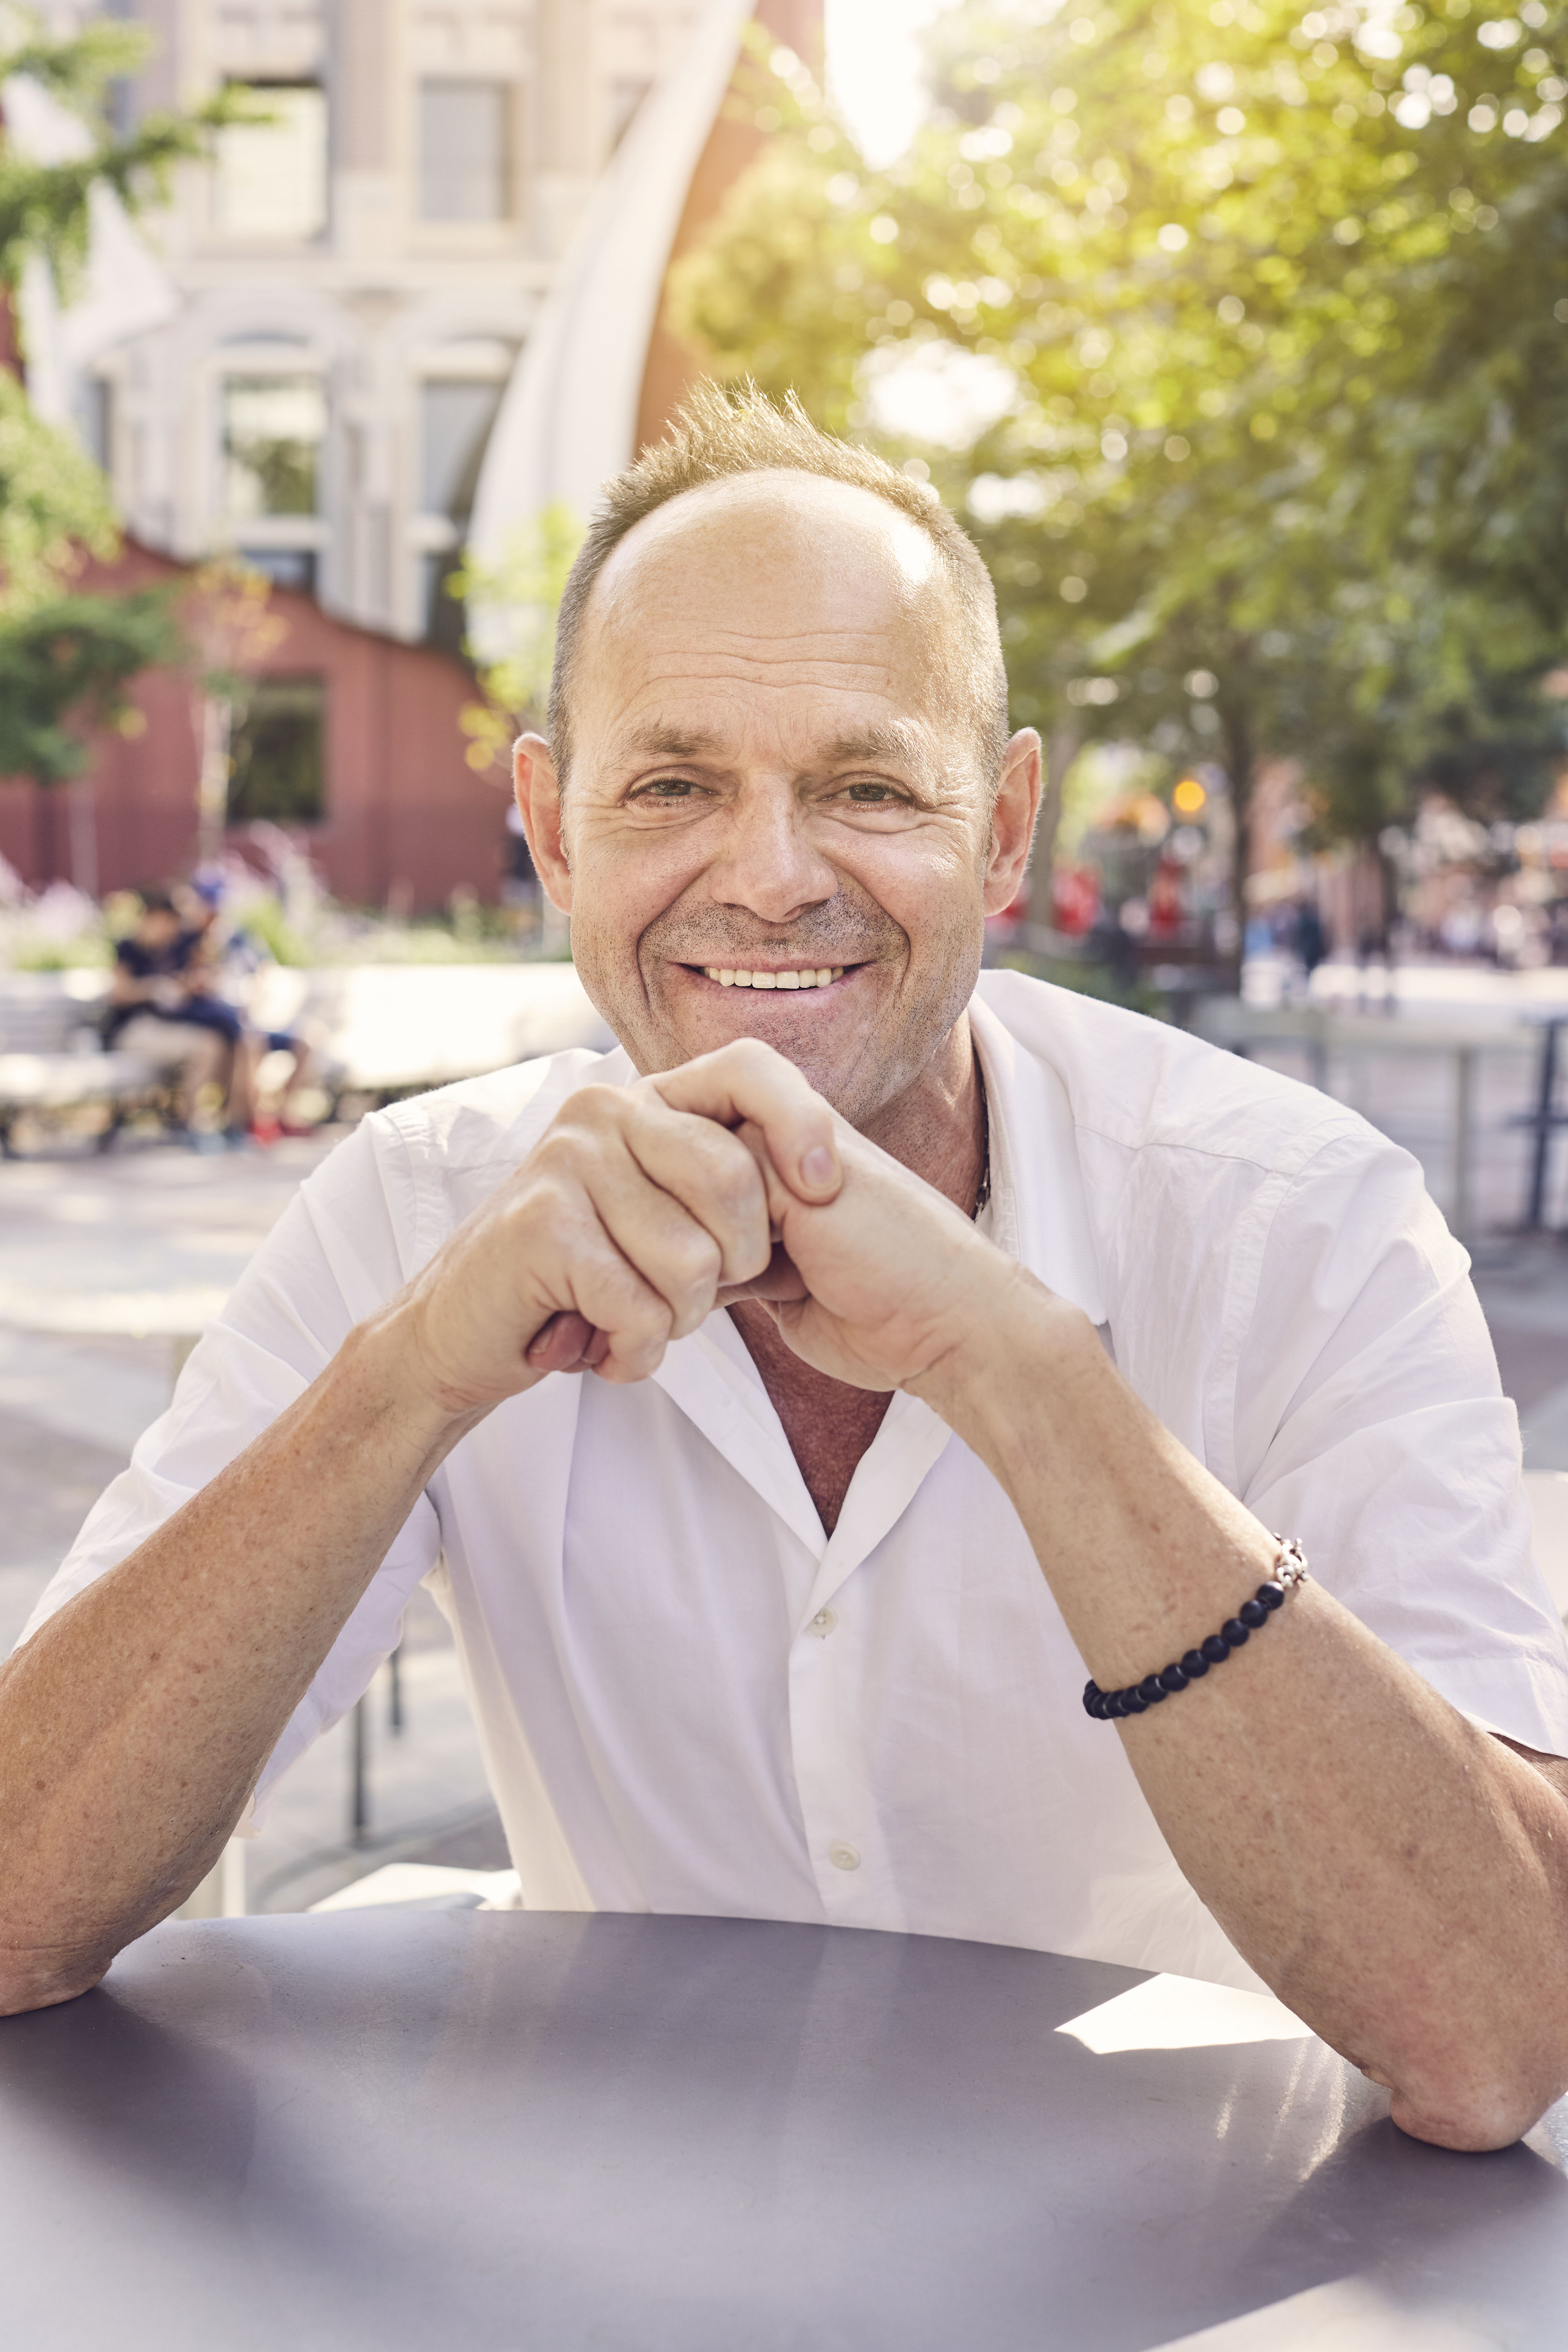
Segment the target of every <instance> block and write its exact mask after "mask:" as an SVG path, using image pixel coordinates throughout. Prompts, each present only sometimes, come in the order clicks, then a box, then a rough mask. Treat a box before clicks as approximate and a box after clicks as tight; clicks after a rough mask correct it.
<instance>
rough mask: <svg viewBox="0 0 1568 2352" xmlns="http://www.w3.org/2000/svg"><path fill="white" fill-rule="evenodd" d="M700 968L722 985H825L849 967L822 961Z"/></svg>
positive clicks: (805, 986)
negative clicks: (785, 967) (787, 966)
mask: <svg viewBox="0 0 1568 2352" xmlns="http://www.w3.org/2000/svg"><path fill="white" fill-rule="evenodd" d="M848 969H849V967H848V966H847V964H841V963H836V964H826V963H821V964H816V965H809V964H808V965H806V966H805V968H804V969H801V970H798V971H734V970H732V969H731V966H730V965H729V964H723V965H720V964H716V963H705V964H703V965H701V966H700V971H701V972H702V975H703V978H704V979H705V980H716V981H717V982H718V983H719V985H720V987H721V988H828V987H831V985H832V983H833V982H835V981H836V980H842V979H843V977H844V974H845V972H846V971H847V970H848Z"/></svg>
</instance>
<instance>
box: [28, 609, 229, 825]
mask: <svg viewBox="0 0 1568 2352" xmlns="http://www.w3.org/2000/svg"><path fill="white" fill-rule="evenodd" d="M183 649H184V641H183V639H182V637H181V635H180V630H179V626H178V624H177V622H176V621H175V619H174V614H173V613H172V612H171V610H170V607H169V604H168V602H167V599H166V598H164V597H163V596H162V595H160V594H157V593H142V594H137V595H131V596H70V595H67V596H54V597H51V598H50V600H49V601H48V603H47V604H40V605H37V606H36V607H35V608H34V610H33V611H32V612H30V613H21V614H7V615H6V616H5V618H4V620H0V775H5V776H31V777H33V778H34V779H35V780H36V781H37V782H38V783H40V784H58V783H64V782H68V780H69V778H70V777H72V776H77V775H79V774H80V773H81V771H82V770H83V768H84V767H85V766H86V765H87V761H88V747H87V745H86V743H85V742H84V741H83V740H82V736H81V732H80V730H81V727H82V725H83V724H84V722H85V723H86V724H87V725H89V726H98V725H101V724H103V723H104V722H105V721H108V722H110V723H112V722H114V721H115V720H117V719H121V718H122V716H123V714H124V702H123V694H124V688H126V686H127V685H128V684H129V683H130V681H131V680H132V678H133V677H137V676H138V675H139V674H140V672H142V670H144V669H148V668H151V667H153V665H155V664H158V663H163V662H171V661H177V660H178V659H179V658H180V656H181V654H182V652H183Z"/></svg>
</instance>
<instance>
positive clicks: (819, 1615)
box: [811, 1609, 838, 1641]
mask: <svg viewBox="0 0 1568 2352" xmlns="http://www.w3.org/2000/svg"><path fill="white" fill-rule="evenodd" d="M837 1622H838V1612H837V1610H834V1609H819V1610H818V1611H817V1612H816V1616H815V1617H814V1618H813V1619H812V1621H811V1630H812V1632H813V1633H819V1634H820V1635H821V1636H822V1639H823V1640H824V1641H826V1639H827V1636H828V1635H829V1633H832V1631H833V1628H834V1627H835V1625H837Z"/></svg>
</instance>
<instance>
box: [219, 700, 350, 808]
mask: <svg viewBox="0 0 1568 2352" xmlns="http://www.w3.org/2000/svg"><path fill="white" fill-rule="evenodd" d="M326 714H327V689H326V681H325V680H324V679H323V678H320V677H263V678H258V679H257V681H256V683H255V685H254V686H253V687H252V688H251V689H250V693H249V696H248V698H247V701H246V703H245V706H244V709H243V710H242V711H240V712H239V713H237V716H236V719H235V726H234V732H233V735H232V737H231V739H230V744H229V778H228V822H229V824H256V823H257V822H258V821H259V820H262V819H265V820H266V821H267V822H268V824H320V823H321V819H322V817H323V816H324V815H325V814H326V742H325V737H326Z"/></svg>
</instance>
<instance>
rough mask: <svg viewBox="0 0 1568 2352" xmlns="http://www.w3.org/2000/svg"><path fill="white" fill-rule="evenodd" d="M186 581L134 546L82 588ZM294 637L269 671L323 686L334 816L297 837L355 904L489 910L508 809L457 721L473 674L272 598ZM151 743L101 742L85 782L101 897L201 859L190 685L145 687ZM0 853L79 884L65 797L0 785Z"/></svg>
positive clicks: (37, 878)
mask: <svg viewBox="0 0 1568 2352" xmlns="http://www.w3.org/2000/svg"><path fill="white" fill-rule="evenodd" d="M181 576H188V575H186V574H184V568H183V567H182V566H180V565H177V564H174V563H171V562H168V561H166V560H165V559H164V558H163V557H161V556H157V555H153V554H152V553H150V552H149V551H147V550H146V549H144V548H139V547H135V546H133V545H129V546H127V548H126V551H125V552H124V554H123V555H122V556H121V559H120V561H119V562H117V563H116V564H114V565H112V566H110V567H102V566H94V567H92V568H91V569H90V570H89V572H87V573H85V574H84V575H83V579H82V583H81V584H82V586H83V587H84V588H92V589H103V588H111V587H120V588H133V587H141V586H143V585H146V584H148V583H151V582H153V581H157V580H166V579H174V578H178V577H181ZM271 610H272V612H273V613H274V614H276V615H277V617H278V618H279V620H281V621H283V622H285V623H286V624H287V627H286V631H285V634H284V635H283V636H282V638H281V639H280V640H279V643H278V645H277V646H274V647H273V648H272V649H271V650H270V651H269V652H268V654H267V655H266V656H264V657H263V658H262V659H261V660H260V661H259V662H258V664H257V668H258V673H259V674H261V675H263V676H265V675H268V674H271V675H274V676H294V677H299V676H301V675H310V674H316V675H320V676H321V677H323V678H324V679H325V680H326V692H327V740H326V772H327V791H326V799H327V814H326V819H325V822H324V823H322V824H319V825H310V826H303V827H300V828H299V834H300V838H301V839H302V840H303V841H304V842H305V843H306V844H307V845H308V846H309V848H310V855H311V856H312V858H313V859H314V860H315V863H316V866H317V867H318V869H319V870H320V872H321V876H322V877H323V879H324V880H325V882H326V885H327V887H328V888H329V889H330V890H331V893H332V895H333V896H334V897H335V898H340V899H342V900H343V901H344V902H345V903H347V904H349V905H351V906H383V905H384V904H385V903H386V901H387V899H388V898H389V897H391V898H394V899H395V900H396V901H399V902H402V903H404V904H405V905H407V906H409V907H411V908H413V909H415V910H416V911H420V910H425V909H428V908H437V907H440V906H443V905H444V904H445V903H446V901H447V898H448V897H449V896H450V894H451V892H452V891H453V890H454V889H456V888H458V887H464V888H467V889H470V890H473V891H474V892H476V893H477V894H478V896H479V898H482V899H488V900H493V899H494V898H495V897H496V895H497V887H498V885H499V883H500V876H501V872H502V863H503V830H502V826H503V819H504V816H505V812H506V799H505V794H504V791H503V788H502V785H501V782H500V777H499V775H493V774H492V775H490V776H477V775H475V773H474V772H473V771H472V769H470V768H469V767H468V765H467V764H466V762H465V761H464V758H463V751H464V748H465V745H466V742H467V738H466V737H465V736H464V735H463V734H462V733H461V732H460V730H459V729H458V711H459V710H460V709H461V708H462V706H463V704H464V703H465V702H467V701H468V700H470V699H471V698H472V694H473V687H472V683H471V681H470V679H469V677H468V673H467V671H466V670H465V669H464V668H463V667H462V666H461V664H460V663H458V662H456V661H454V660H452V659H451V658H450V657H449V656H447V655H445V654H441V653H437V652H434V651H432V650H431V649H430V648H429V647H428V646H406V645H403V644H400V643H399V642H398V641H397V640H396V639H395V638H393V637H385V636H381V635H377V634H376V633H375V632H374V630H370V629H361V628H355V627H353V625H351V624H349V623H347V622H344V621H337V620H333V619H332V618H331V616H330V615H329V614H325V613H323V612H322V611H321V608H320V606H319V605H317V604H314V603H312V602H311V600H310V598H309V597H308V596H300V595H295V594H292V593H289V592H288V591H286V590H282V589H275V590H274V591H273V594H272V599H271ZM132 699H133V700H134V702H135V703H136V705H137V708H138V709H140V710H141V711H142V715H143V717H144V718H145V719H146V722H147V724H146V728H145V730H144V732H142V734H141V735H138V736H135V737H132V738H126V737H124V736H120V735H113V734H110V735H99V736H95V737H94V739H93V745H92V761H91V764H90V766H89V770H88V774H89V778H90V779H91V783H92V802H93V814H94V819H95V823H96V832H97V849H98V883H99V888H100V891H107V890H114V889H120V888H122V887H126V886H127V885H133V884H135V883H137V882H141V881H149V880H159V879H165V878H167V877H172V876H174V875H179V874H183V873H185V872H188V871H189V869H190V866H191V865H192V864H193V862H194V860H195V846H196V777H197V770H198V765H199V756H200V755H199V747H198V742H197V732H196V730H197V726H198V723H199V721H198V718H197V714H196V711H195V701H194V697H193V692H192V688H191V686H190V684H189V682H188V680H186V679H184V678H183V677H177V676H174V675H173V674H171V673H170V672H168V671H163V670H161V671H153V672H150V673H149V674H148V675H147V676H146V677H143V678H142V679H140V680H139V681H138V683H137V685H136V687H135V688H134V690H133V696H132ZM0 854H4V856H5V857H6V858H8V859H9V860H10V862H11V864H12V865H13V866H16V869H17V871H18V872H19V873H20V874H21V876H22V877H23V879H24V880H25V881H26V882H27V883H29V884H30V885H31V886H32V887H35V888H37V887H41V886H42V885H43V884H44V883H46V882H48V881H51V880H54V879H56V878H59V879H64V880H71V879H73V878H76V879H79V878H81V877H75V876H73V873H72V858H71V824H70V818H69V814H68V807H67V800H66V795H65V794H64V793H59V792H56V793H48V794H46V793H41V792H40V791H39V790H38V788H37V786H36V785H33V784H30V783H24V782H0Z"/></svg>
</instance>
